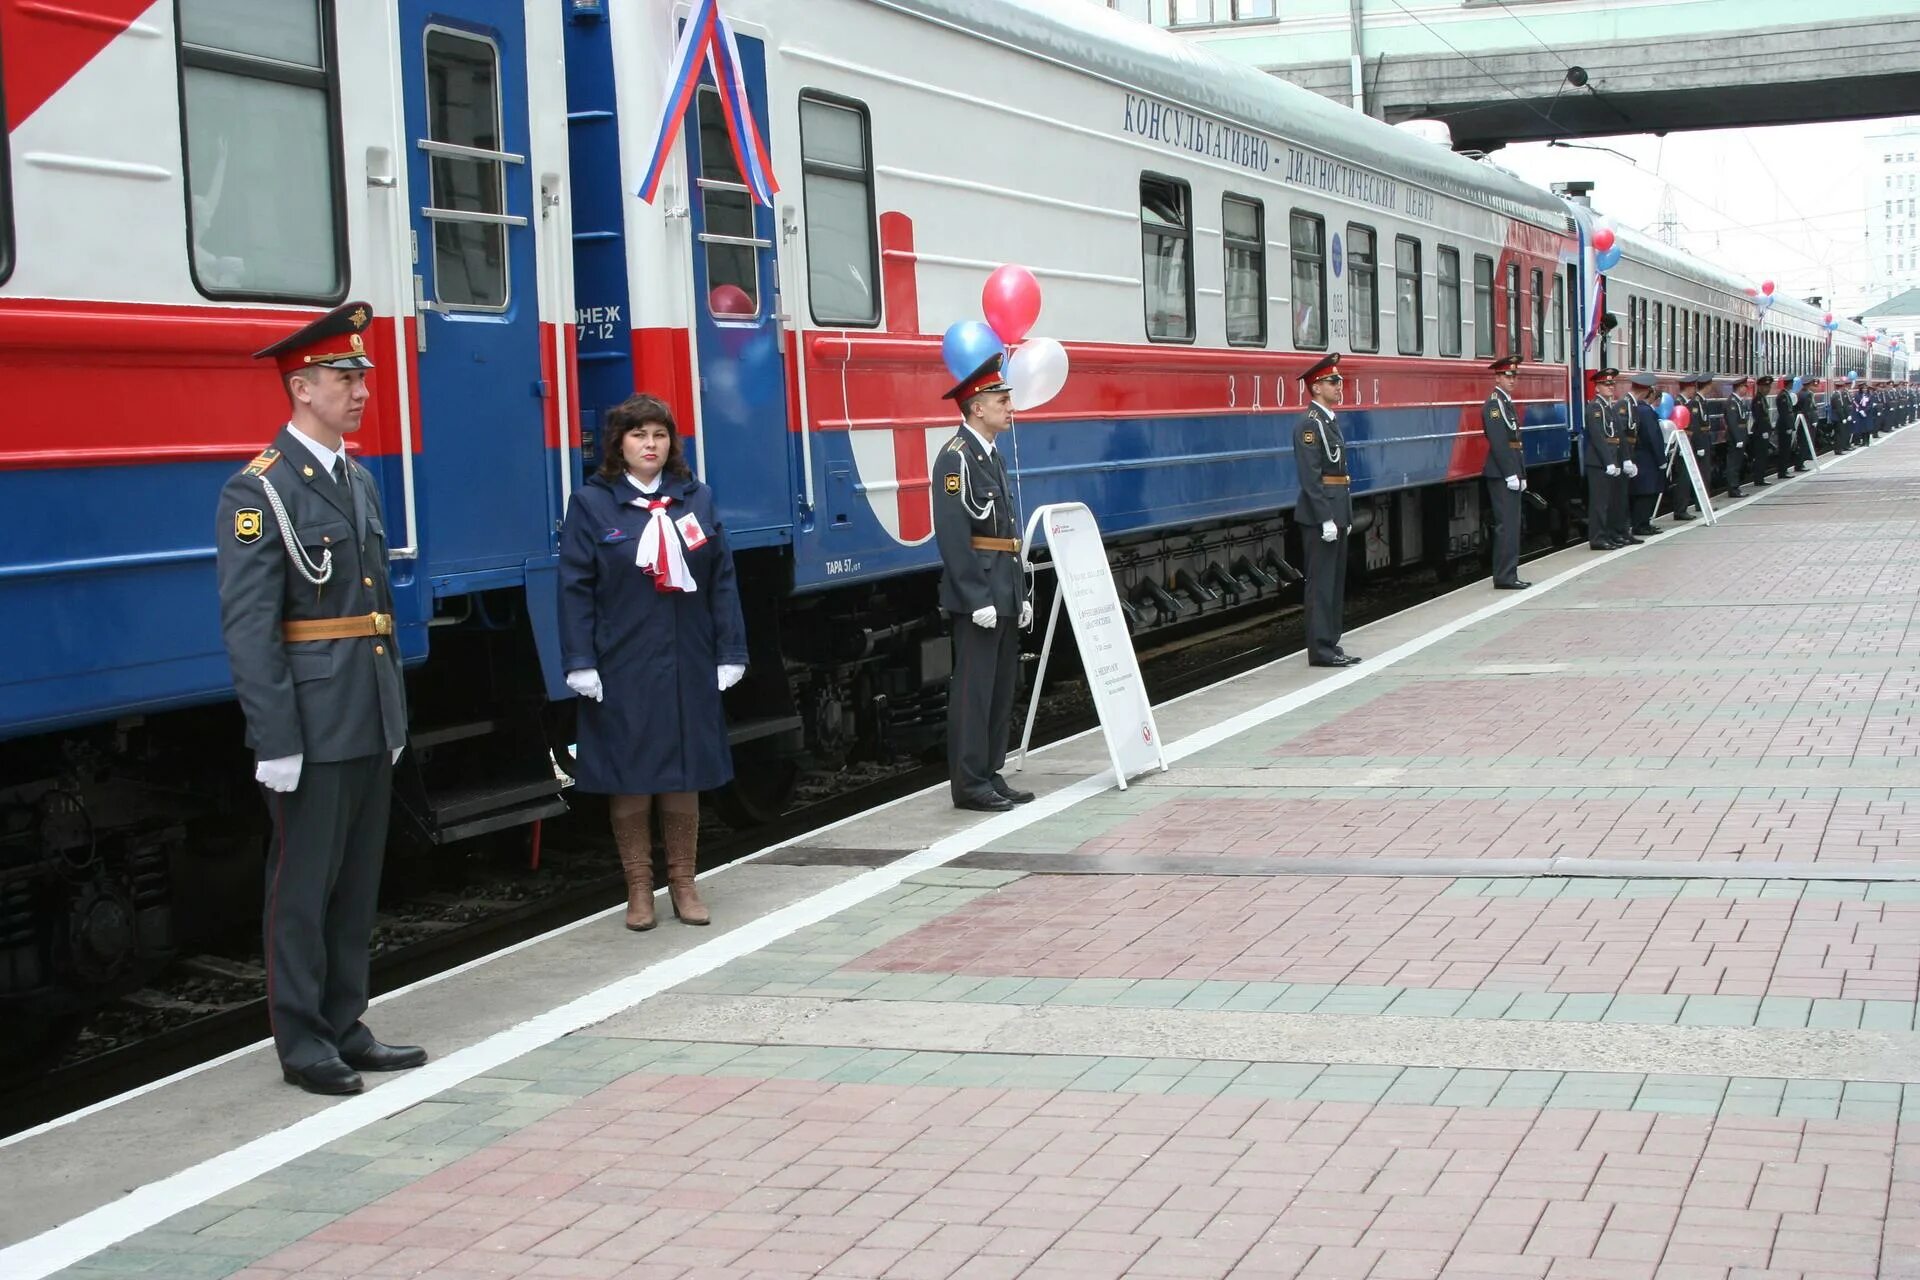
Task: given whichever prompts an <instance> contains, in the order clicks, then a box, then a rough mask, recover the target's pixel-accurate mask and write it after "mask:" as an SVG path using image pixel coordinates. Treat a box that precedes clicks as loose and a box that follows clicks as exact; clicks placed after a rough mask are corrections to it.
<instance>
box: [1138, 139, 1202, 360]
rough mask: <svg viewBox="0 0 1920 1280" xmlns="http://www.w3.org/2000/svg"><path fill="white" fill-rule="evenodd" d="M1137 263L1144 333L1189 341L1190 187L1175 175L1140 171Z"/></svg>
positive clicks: (1164, 339) (1154, 337) (1165, 339)
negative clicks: (1144, 301)
mask: <svg viewBox="0 0 1920 1280" xmlns="http://www.w3.org/2000/svg"><path fill="white" fill-rule="evenodd" d="M1140 268H1141V279H1143V280H1144V281H1145V282H1146V294H1147V337H1148V338H1150V339H1152V340H1153V341H1155V342H1192V341H1193V188H1192V187H1190V186H1188V185H1187V184H1186V183H1184V182H1181V181H1180V180H1179V179H1177V178H1163V177H1160V176H1159V175H1157V174H1151V173H1147V174H1142V175H1141V176H1140Z"/></svg>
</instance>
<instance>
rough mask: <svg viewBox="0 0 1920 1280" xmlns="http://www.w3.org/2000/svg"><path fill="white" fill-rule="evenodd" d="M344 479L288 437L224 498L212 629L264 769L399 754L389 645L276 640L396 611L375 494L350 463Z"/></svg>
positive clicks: (399, 711)
mask: <svg viewBox="0 0 1920 1280" xmlns="http://www.w3.org/2000/svg"><path fill="white" fill-rule="evenodd" d="M346 471H347V482H346V484H344V485H343V484H340V483H338V482H337V481H335V480H334V478H333V477H332V476H331V475H328V474H327V473H326V472H325V471H324V470H322V469H321V467H320V465H319V462H318V460H317V459H316V458H315V457H314V455H313V452H312V450H310V449H308V448H307V447H306V445H304V444H302V443H301V442H300V440H299V439H298V438H297V437H296V436H295V435H294V434H293V432H292V431H291V429H287V430H282V431H281V432H280V435H279V437H278V438H277V439H276V440H275V441H274V442H273V447H272V448H271V449H268V450H266V451H264V452H263V453H261V454H260V456H259V457H257V458H255V459H254V460H253V461H252V462H251V463H249V464H248V465H247V467H246V468H245V469H244V470H243V471H241V472H240V474H238V475H236V476H234V477H233V478H232V479H231V480H229V481H227V485H226V488H224V489H223V490H221V492H220V514H219V517H218V521H217V524H216V526H215V529H214V545H215V547H216V548H217V550H216V552H215V563H216V568H217V571H218V579H219V586H220V629H221V633H222V634H223V635H224V637H225V639H226V643H227V659H228V662H229V663H230V664H231V665H232V667H233V690H234V692H235V693H236V694H237V695H239V699H240V709H241V711H243V712H244V713H245V714H246V718H247V745H248V746H250V747H252V748H253V749H254V751H255V752H256V753H257V754H258V755H259V757H260V758H261V759H263V760H275V759H279V758H281V757H284V756H292V755H304V756H305V757H306V759H307V761H308V762H309V763H324V762H328V761H341V760H353V759H357V758H359V757H361V756H371V755H378V754H380V753H381V752H383V751H395V750H398V749H399V748H400V747H402V746H404V745H406V741H407V704H406V688H405V684H404V682H403V681H402V678H401V671H400V650H399V646H398V644H397V643H396V642H395V637H394V636H393V635H391V634H388V635H375V636H355V637H352V638H349V639H344V640H303V641H298V642H288V641H287V640H285V639H283V638H282V636H281V631H280V624H281V623H282V622H292V621H302V620H310V619H321V618H353V617H364V616H366V615H367V614H370V613H383V614H387V615H389V616H391V615H392V613H393V592H392V588H391V587H390V586H389V584H388V581H387V533H386V522H385V521H384V519H383V518H382V516H381V511H380V493H379V490H378V488H377V487H376V486H375V485H374V482H373V476H372V475H371V474H370V473H369V472H368V471H367V469H366V468H365V467H363V466H361V465H360V464H359V463H358V462H355V461H354V460H353V459H352V458H349V459H347V467H346ZM275 496H277V497H278V499H279V508H280V510H281V511H284V512H285V515H286V527H287V528H288V529H289V530H290V531H291V534H292V538H291V541H292V544H293V546H292V547H289V546H288V539H286V538H285V537H283V536H282V532H281V528H282V526H281V521H280V518H279V514H278V513H277V512H276V510H275V504H274V498H275ZM296 548H297V550H296ZM329 557H331V559H329ZM322 566H325V568H324V569H322ZM316 570H320V572H315V571H316ZM309 574H312V576H314V577H324V578H325V581H324V582H321V583H318V584H316V583H314V582H312V581H310V580H309V577H308V575H309Z"/></svg>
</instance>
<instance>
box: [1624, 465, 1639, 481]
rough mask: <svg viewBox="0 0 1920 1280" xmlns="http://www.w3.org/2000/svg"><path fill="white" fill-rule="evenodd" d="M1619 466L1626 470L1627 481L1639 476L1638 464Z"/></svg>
mask: <svg viewBox="0 0 1920 1280" xmlns="http://www.w3.org/2000/svg"><path fill="white" fill-rule="evenodd" d="M1620 465H1621V466H1623V467H1625V468H1626V469H1627V478H1628V479H1629V480H1631V479H1632V478H1633V477H1635V476H1637V475H1639V474H1640V466H1639V464H1638V463H1634V462H1623V463H1621V464H1620Z"/></svg>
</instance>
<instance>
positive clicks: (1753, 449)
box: [1734, 373, 1775, 489]
mask: <svg viewBox="0 0 1920 1280" xmlns="http://www.w3.org/2000/svg"><path fill="white" fill-rule="evenodd" d="M1749 386H1751V387H1752V390H1753V399H1752V400H1751V401H1748V402H1747V414H1748V419H1747V452H1748V453H1749V454H1751V455H1752V456H1751V457H1749V458H1748V459H1747V462H1748V469H1749V474H1751V475H1752V477H1753V483H1754V487H1755V488H1757V489H1764V488H1766V487H1767V485H1769V484H1770V483H1772V482H1771V481H1770V480H1768V479H1767V472H1769V471H1771V470H1773V445H1774V434H1775V425H1774V421H1773V416H1774V415H1773V376H1772V375H1771V374H1764V373H1763V374H1761V375H1760V376H1759V377H1758V378H1745V379H1742V380H1741V382H1740V383H1739V384H1738V385H1736V386H1735V387H1734V394H1735V395H1739V394H1740V393H1741V392H1742V391H1745V390H1746V389H1747V388H1748V387H1749Z"/></svg>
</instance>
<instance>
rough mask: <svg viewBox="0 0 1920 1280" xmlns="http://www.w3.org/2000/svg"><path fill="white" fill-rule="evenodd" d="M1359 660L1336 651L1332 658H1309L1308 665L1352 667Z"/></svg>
mask: <svg viewBox="0 0 1920 1280" xmlns="http://www.w3.org/2000/svg"><path fill="white" fill-rule="evenodd" d="M1359 661H1360V659H1358V658H1349V657H1348V656H1347V655H1346V654H1344V653H1336V654H1334V655H1333V656H1332V657H1331V658H1308V659H1307V665H1308V666H1310V667H1351V666H1354V665H1355V664H1357V663H1358V662H1359Z"/></svg>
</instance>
